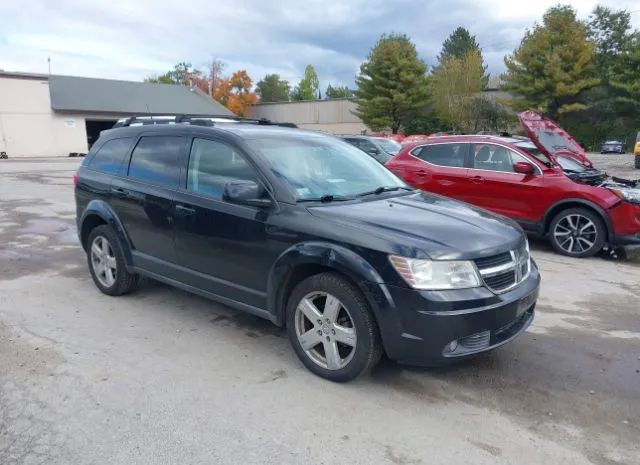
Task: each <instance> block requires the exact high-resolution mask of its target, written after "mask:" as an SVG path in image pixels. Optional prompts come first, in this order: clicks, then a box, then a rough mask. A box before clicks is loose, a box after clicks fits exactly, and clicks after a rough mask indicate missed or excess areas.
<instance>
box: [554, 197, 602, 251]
mask: <svg viewBox="0 0 640 465" xmlns="http://www.w3.org/2000/svg"><path fill="white" fill-rule="evenodd" d="M568 217H571V218H569V219H568V220H567V218H568ZM577 217H580V218H583V219H584V218H586V219H588V220H589V221H591V223H592V224H593V227H590V226H589V229H587V230H585V231H584V233H582V234H579V233H578V232H576V234H578V235H577V236H573V235H572V234H569V235H564V236H556V228H558V234H560V233H563V234H564V232H565V230H566V229H569V228H567V224H568V223H567V221H570V222H572V223H573V224H575V223H576V218H577ZM581 221H582V223H580V224H582V225H585V224H586V223H585V221H584V220H581ZM559 224H560V226H558V225H559ZM577 230H578V228H576V231H577ZM592 232H593V233H592ZM569 236H573V238H574V240H573V241H571V242H569V241H570V239H571V237H569ZM563 238H566V239H564V240H563ZM583 239H584V240H583ZM606 239H607V229H606V227H605V225H604V222H603V221H602V218H601V217H600V215H598V214H597V213H596V212H594V211H592V210H589V209H587V208H568V209H567V210H562V211H561V212H560V213H558V214H557V215H556V216H555V217H554V218H553V220H552V221H551V224H550V225H549V240H550V241H551V245H552V246H553V248H554V250H555V251H556V252H558V253H560V254H562V255H566V256H568V257H574V258H586V257H592V256H594V255H595V254H597V253H598V252H600V251H601V250H602V247H603V246H604V244H605V242H606ZM574 242H575V243H577V244H579V245H577V246H576V245H574ZM587 242H592V243H593V245H592V246H590V247H588V248H587V246H586V245H585V243H587ZM567 249H571V250H572V251H569V250H567Z"/></svg>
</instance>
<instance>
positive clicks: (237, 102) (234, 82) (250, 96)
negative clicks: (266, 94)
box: [213, 69, 258, 117]
mask: <svg viewBox="0 0 640 465" xmlns="http://www.w3.org/2000/svg"><path fill="white" fill-rule="evenodd" d="M252 86H253V81H252V80H251V78H250V77H249V75H248V74H247V72H246V71H245V70H243V69H242V70H238V71H236V72H235V73H233V74H232V75H231V77H230V78H229V79H226V80H223V81H222V82H221V84H220V85H219V86H218V88H217V89H216V91H215V93H214V95H213V98H214V99H215V100H217V101H218V102H220V103H221V104H223V105H224V106H226V107H227V108H228V109H229V110H231V111H232V112H234V113H235V114H236V115H238V116H245V117H246V116H249V115H250V113H251V111H250V108H251V105H253V104H255V103H257V102H258V96H257V95H256V94H255V93H254V92H251V87H252Z"/></svg>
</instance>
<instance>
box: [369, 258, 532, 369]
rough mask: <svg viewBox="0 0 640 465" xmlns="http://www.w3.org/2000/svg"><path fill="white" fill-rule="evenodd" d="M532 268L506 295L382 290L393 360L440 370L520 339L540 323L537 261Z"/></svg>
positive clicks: (381, 316) (382, 319) (381, 315)
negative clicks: (536, 313) (536, 319)
mask: <svg viewBox="0 0 640 465" xmlns="http://www.w3.org/2000/svg"><path fill="white" fill-rule="evenodd" d="M531 268H532V269H531V273H530V274H529V276H528V278H527V279H525V280H524V281H523V282H522V283H521V284H519V285H518V286H517V287H515V288H514V289H512V290H510V291H508V292H505V293H503V294H494V293H493V292H491V291H490V290H489V289H487V288H484V287H479V288H474V289H461V290H455V291H418V290H414V289H410V288H405V287H399V286H385V285H382V287H383V289H382V291H381V293H380V294H379V295H378V296H377V298H376V299H375V305H377V307H378V308H377V311H376V313H377V315H376V316H377V317H378V322H379V326H380V330H381V333H382V339H383V343H384V346H385V350H386V352H387V355H388V356H389V358H391V359H393V360H397V361H399V362H402V363H408V364H412V365H422V366H435V365H442V364H447V363H451V362H453V361H456V360H460V359H464V358H467V357H469V356H472V355H475V354H477V353H480V352H485V351H487V350H491V349H494V348H496V347H499V346H501V345H503V344H506V343H507V342H509V341H511V340H513V339H515V338H516V337H517V336H518V335H520V334H521V333H522V332H524V331H525V330H526V329H527V327H528V326H529V325H530V324H531V322H532V321H533V317H534V309H535V305H536V301H537V299H538V292H539V289H540V274H539V272H538V268H537V267H536V265H535V263H534V262H533V261H532V267H531ZM377 286H381V285H377ZM453 341H456V344H455V347H453V346H452V344H451V343H452V342H453Z"/></svg>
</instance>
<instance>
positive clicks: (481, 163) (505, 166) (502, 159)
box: [471, 144, 531, 173]
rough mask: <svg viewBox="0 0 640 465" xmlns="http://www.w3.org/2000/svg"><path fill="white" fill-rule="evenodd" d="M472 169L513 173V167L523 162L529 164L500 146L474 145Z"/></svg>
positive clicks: (518, 155)
mask: <svg viewBox="0 0 640 465" xmlns="http://www.w3.org/2000/svg"><path fill="white" fill-rule="evenodd" d="M472 161H473V164H472V165H471V167H472V168H476V169H481V170H488V171H502V172H505V173H515V171H514V169H513V165H515V164H516V163H517V162H520V161H523V162H527V163H529V164H531V162H529V161H528V160H526V159H525V158H524V157H523V156H521V155H520V154H518V153H516V152H514V151H513V150H511V149H508V148H506V147H503V146H501V145H494V144H475V145H474V146H473V157H472Z"/></svg>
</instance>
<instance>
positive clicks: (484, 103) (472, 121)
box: [469, 97, 518, 133]
mask: <svg viewBox="0 0 640 465" xmlns="http://www.w3.org/2000/svg"><path fill="white" fill-rule="evenodd" d="M469 116H470V117H469V130H470V132H472V133H477V132H479V131H489V132H510V129H511V128H512V127H514V126H517V124H518V121H517V118H516V116H515V115H514V114H512V113H509V112H508V111H506V110H505V109H504V108H503V107H502V105H500V104H499V103H498V102H495V101H493V100H490V99H488V98H485V97H475V98H474V99H473V100H472V101H471V105H470V112H469Z"/></svg>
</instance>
